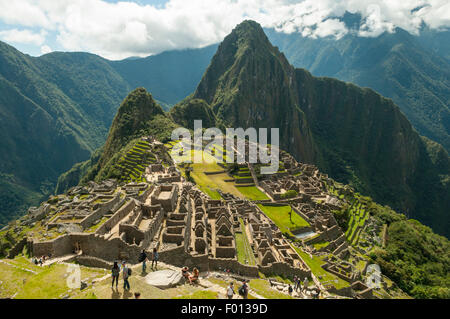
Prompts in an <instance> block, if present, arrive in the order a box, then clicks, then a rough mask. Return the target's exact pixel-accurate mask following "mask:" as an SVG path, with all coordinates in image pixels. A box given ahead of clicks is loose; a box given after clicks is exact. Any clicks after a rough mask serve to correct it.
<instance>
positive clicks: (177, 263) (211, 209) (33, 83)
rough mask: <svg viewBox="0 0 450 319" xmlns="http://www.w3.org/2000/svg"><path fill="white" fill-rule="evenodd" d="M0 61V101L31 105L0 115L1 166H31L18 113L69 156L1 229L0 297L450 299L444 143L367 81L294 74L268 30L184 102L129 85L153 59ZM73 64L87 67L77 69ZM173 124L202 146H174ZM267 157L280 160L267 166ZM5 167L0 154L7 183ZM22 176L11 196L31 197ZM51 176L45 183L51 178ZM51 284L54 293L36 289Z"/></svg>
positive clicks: (229, 48)
mask: <svg viewBox="0 0 450 319" xmlns="http://www.w3.org/2000/svg"><path fill="white" fill-rule="evenodd" d="M209 49H210V48H209ZM209 49H208V50H209ZM0 51H1V52H0V53H1V54H0V84H2V83H3V85H0V90H1V92H9V93H8V94H5V95H3V96H2V95H0V111H2V110H3V109H5V110H8V108H7V107H6V106H7V104H8V103H12V102H14V101H15V102H17V103H18V105H20V106H21V109H14V110H8V113H7V112H6V111H5V112H4V114H6V115H8V117H7V118H5V119H2V118H0V123H2V128H1V130H2V132H3V131H4V133H5V136H6V137H7V138H5V139H4V141H5V142H4V143H6V144H5V145H9V147H11V150H12V151H11V152H12V153H11V154H14V157H13V158H11V160H10V161H9V162H8V163H9V164H8V165H12V164H11V163H12V161H13V160H14V159H16V158H20V161H19V162H20V163H22V164H21V165H25V164H23V163H25V162H26V161H27V160H28V161H29V160H30V158H28V157H27V158H21V152H20V151H19V150H17V149H16V148H13V145H15V144H14V143H15V142H17V143H19V142H18V141H19V140H20V138H21V137H20V136H18V137H12V135H11V134H6V133H7V132H6V131H5V127H9V128H15V129H16V130H19V127H20V124H19V122H18V121H16V122H12V123H11V124H10V125H9V126H6V123H7V119H10V120H12V119H15V120H17V119H18V117H19V116H20V114H22V116H25V117H27V118H29V119H30V120H31V121H32V125H34V126H36V128H38V129H42V130H44V127H45V126H48V128H47V131H46V132H45V134H46V135H45V136H46V137H50V136H52V135H55V136H54V138H55V139H56V140H58V139H60V138H61V139H63V140H61V145H58V144H57V143H55V145H47V144H46V143H48V141H39V139H38V138H36V143H38V144H36V145H37V146H36V147H39V146H41V145H45V147H46V148H44V149H43V150H42V152H44V151H49V150H51V149H52V148H55V152H56V147H57V146H58V150H61V149H62V150H66V149H71V148H70V146H71V145H72V147H73V149H72V151H73V153H67V154H61V156H63V155H65V156H66V157H67V158H66V160H67V161H66V162H65V164H64V165H63V169H61V167H58V169H54V171H53V175H55V174H56V173H55V172H58V173H61V172H64V171H66V172H65V173H62V174H60V175H59V178H58V180H57V184H56V189H55V191H48V190H46V191H40V190H38V188H36V186H35V185H34V186H33V187H35V188H31V189H33V191H32V192H31V194H25V195H26V196H30V197H33V196H34V197H35V198H32V199H30V200H29V201H23V203H22V205H25V204H27V205H28V204H31V203H33V202H36V201H37V200H38V199H37V197H39V196H41V198H40V201H41V203H37V204H36V205H34V206H32V207H29V208H28V210H27V213H25V214H23V215H22V216H21V217H20V216H19V217H18V218H17V219H16V220H14V221H11V222H9V223H8V224H7V225H6V223H5V225H6V226H4V227H3V228H2V229H0V257H1V258H3V259H0V297H5V298H10V297H11V298H111V291H112V296H113V298H114V296H116V297H117V298H122V297H123V298H129V296H131V294H130V291H132V292H136V293H138V294H139V295H141V296H142V297H143V298H152V299H159V298H182V299H184V298H186V299H197V298H199V299H201V298H213V299H217V298H229V297H230V296H229V292H230V288H229V287H230V283H233V284H234V285H239V286H240V285H241V284H239V282H244V283H245V284H244V285H243V287H244V288H242V289H243V292H242V294H241V293H240V292H237V289H236V292H237V293H236V295H234V297H233V296H231V298H230V299H233V298H253V299H273V298H283V299H284V298H288V299H310V298H315V299H336V298H337V299H345V298H356V299H384V298H389V299H390V298H447V299H448V298H450V286H449V284H448V280H447V279H448V278H447V277H448V272H449V267H450V266H449V265H450V260H449V258H450V257H449V256H450V255H449V251H450V250H449V248H450V247H449V241H448V239H447V237H448V236H449V235H450V229H449V222H450V217H449V215H448V208H449V207H450V183H449V180H450V158H449V155H448V153H447V151H446V150H445V149H444V148H443V147H442V146H441V145H440V144H438V143H436V142H435V141H433V140H430V139H428V138H426V137H423V136H421V135H419V133H418V132H417V130H416V129H415V128H414V127H413V125H411V123H410V122H409V120H408V118H407V117H406V116H405V115H404V114H403V112H402V111H401V109H400V108H399V107H398V106H397V105H396V104H395V103H394V101H393V100H391V99H389V98H385V97H383V96H382V95H380V94H379V93H377V92H376V91H374V90H373V89H370V88H362V87H359V86H357V85H355V84H352V83H348V82H343V81H340V80H337V79H333V78H328V77H316V76H313V75H312V74H311V73H310V72H309V71H307V70H305V69H301V68H295V67H294V66H293V65H291V63H290V61H289V60H288V59H287V58H286V56H285V55H284V53H283V52H281V51H280V50H279V48H277V47H275V46H273V45H272V44H271V42H270V40H269V38H268V36H267V35H266V32H265V30H264V29H263V28H262V27H261V25H260V24H259V23H257V22H255V21H252V20H245V21H243V22H241V23H240V24H238V25H237V26H236V27H235V28H234V29H233V30H232V31H231V33H229V34H228V35H227V36H226V37H225V38H224V39H223V41H222V42H221V43H220V45H219V46H218V47H217V48H216V52H215V54H214V55H213V56H212V58H211V60H210V63H209V66H207V67H206V66H205V69H204V73H203V76H202V77H201V78H200V77H199V78H198V79H196V81H197V82H198V83H196V85H197V86H196V87H193V88H192V91H190V92H185V90H184V89H183V90H178V89H177V92H184V95H183V96H179V95H180V94H181V93H177V94H176V96H177V98H176V101H177V102H176V103H174V105H173V106H172V105H168V104H167V103H165V102H164V101H159V100H158V99H159V97H158V96H157V95H154V93H153V91H152V90H151V88H146V87H142V86H139V87H138V88H136V89H134V90H132V87H134V86H132V85H130V83H135V82H133V81H130V80H129V77H130V76H131V75H130V74H132V73H133V72H134V71H136V65H145V64H144V62H145V61H147V62H148V61H150V60H149V59H150V58H151V57H148V58H143V59H140V58H133V59H128V60H123V61H119V62H111V61H107V60H105V59H103V58H100V57H98V56H96V55H91V54H84V53H78V54H73V55H72V54H71V53H52V54H48V55H44V56H42V57H40V58H33V57H30V56H27V55H23V54H21V53H20V52H18V51H16V50H15V49H13V48H10V47H9V46H6V45H3V44H1V43H0ZM189 52H190V53H189V54H191V53H192V52H191V51H189ZM176 54H177V55H178V54H181V53H180V52H177V53H176ZM160 58H161V57H158V61H160V60H159V59H160ZM194 60H195V59H193V60H192V61H194ZM14 61H15V62H14ZM136 61H138V62H139V63H140V62H142V63H143V64H137V62H136ZM128 63H130V65H133V67H132V68H130V69H129V70H128V69H127V65H128ZM77 64H80V65H83V66H84V67H85V68H86V69H87V70H89V68H93V73H91V74H88V73H89V72H88V71H86V70H85V69H81V71H80V72H79V73H81V74H77V72H76V67H75V66H76V65H77ZM130 70H134V71H133V72H131V71H130ZM102 72H107V73H105V74H107V75H105V77H103V78H102V77H101V76H100V74H101V73H102ZM140 72H143V73H145V72H144V71H143V70H141V71H140ZM143 73H139V72H137V71H136V74H137V75H136V76H138V75H141V74H143ZM124 74H126V75H127V77H128V79H127V80H124V77H123V75H124ZM178 76H182V75H180V74H179V75H178ZM97 77H99V78H102V82H101V83H100V84H97V80H96V78H97ZM112 79H115V81H112ZM110 80H111V81H110ZM147 80H148V78H147ZM25 82H26V83H28V85H26V84H24V83H25ZM177 83H179V82H177ZM102 86H104V91H102ZM174 86H177V85H174ZM180 86H183V85H180ZM83 87H88V88H89V89H88V90H87V95H86V96H83V97H81V95H83V94H80V95H78V94H77V93H76V91H77V90H80V91H81V90H82V88H83ZM183 87H184V86H183ZM168 91H170V87H166V88H165V90H161V92H166V93H167V92H168ZM126 92H130V93H128V94H127V93H126ZM158 94H159V93H158ZM174 94H175V93H174ZM155 96H156V97H155ZM121 100H122V102H120V101H121ZM91 101H93V103H92V105H91ZM90 108H92V110H91V109H90ZM0 114H3V113H0ZM114 114H115V115H114ZM35 117H36V119H35ZM198 120H201V123H202V125H203V126H202V129H201V130H200V129H198V128H197V129H196V127H195V126H194V121H198ZM54 122H58V123H60V124H59V125H60V126H58V125H56V124H54ZM52 123H53V124H52ZM3 124H5V126H4V127H3ZM107 127H109V131H108V130H107ZM208 128H218V129H219V130H222V131H225V129H228V128H242V129H243V130H248V131H250V130H253V129H254V130H255V131H256V132H258V133H259V132H260V131H261V129H265V128H268V131H269V136H268V139H267V143H266V141H264V140H257V141H254V140H252V137H251V136H250V134H247V135H246V136H244V138H241V137H239V136H228V135H223V136H219V137H217V136H215V138H216V139H215V140H214V141H212V142H211V140H207V138H206V137H205V139H203V137H204V136H203V135H202V139H196V138H195V136H198V134H205V136H206V135H207V134H206V133H205V132H207V131H208V130H207V129H208ZM271 128H276V129H278V130H279V145H277V144H276V142H274V140H273V139H271V137H272V136H271V134H270V129H271ZM58 129H60V130H62V131H64V132H65V133H64V134H63V133H61V131H59V130H58ZM176 129H183V130H180V131H182V132H183V133H184V134H193V135H194V139H186V138H183V139H181V136H180V135H178V137H179V139H175V138H173V136H174V134H173V133H174V132H178V130H176ZM30 132H31V131H26V132H24V133H23V134H25V135H27V134H30ZM14 139H17V140H14ZM33 141H34V140H33ZM271 141H272V142H273V143H272V142H271ZM17 143H16V144H17ZM0 146H1V144H0ZM240 146H243V147H242V148H241V147H240ZM30 148H31V146H30V145H27V150H28V149H30ZM82 150H85V151H86V152H88V153H89V154H90V158H88V157H87V156H84V157H83V156H82ZM253 151H256V152H257V156H255V157H254V158H256V160H253V157H252V156H251V155H252V154H251V153H252V152H253ZM263 151H264V152H266V154H269V155H273V154H278V158H277V161H276V163H277V165H278V168H277V169H276V170H275V171H274V172H270V173H269V174H267V173H265V170H264V169H265V168H267V167H268V166H269V165H270V163H269V164H268V163H266V162H264V161H263V160H262V159H261V154H263ZM38 154H39V156H37V158H36V162H37V163H38V164H39V165H43V164H42V163H43V162H44V161H43V157H42V156H43V154H41V153H38ZM198 158H199V159H200V161H198V160H197V159H198ZM239 158H243V159H244V160H243V161H241V162H239V161H238V159H239ZM0 159H1V158H0ZM2 160H3V159H2ZM53 160H54V158H53V159H52V161H53ZM52 161H50V160H48V164H47V165H48V166H49V167H50V171H52V169H51V167H52V165H53V162H52ZM69 163H70V165H73V167H72V168H71V169H69V168H70V165H69ZM3 167H7V168H8V167H10V166H6V164H3V162H0V176H2V179H3V175H5V176H7V174H6V173H8V171H5V172H4V171H3ZM11 167H12V166H11ZM17 167H19V166H17ZM37 167H41V166H37ZM28 169H29V170H30V168H28ZM46 172H47V171H43V172H39V173H40V174H41V175H43V176H45V174H46ZM21 174H23V173H21ZM36 174H37V173H36ZM16 175H17V176H16ZM16 175H15V174H12V173H11V175H10V176H9V175H8V176H9V177H8V179H6V178H5V182H2V183H1V184H0V187H3V188H4V189H3V188H0V191H1V192H4V191H5V190H7V189H8V187H11V188H12V186H11V185H14V186H15V187H16V188H15V189H14V192H15V193H19V192H20V191H21V189H22V188H21V187H24V186H22V185H27V187H31V183H30V182H29V181H27V180H26V178H25V177H24V176H25V175H23V176H22V175H19V174H18V173H17V174H16ZM41 175H39V178H41V179H43V180H42V181H41V182H40V183H41V184H40V185H46V184H45V179H44V178H43V176H41ZM19 176H20V178H22V177H23V179H20V178H19ZM36 178H38V177H36ZM55 183H56V180H55V177H54V176H52V179H50V178H49V180H48V184H47V185H48V187H51V186H54V185H53V184H55ZM16 184H17V185H16ZM38 184H39V183H38ZM36 185H37V184H36ZM49 193H51V194H50V195H49ZM0 195H2V193H0ZM25 195H24V196H25ZM2 196H3V195H2ZM8 196H9V197H7V196H5V197H4V198H6V200H7V201H9V200H10V199H9V198H10V197H13V196H12V195H8ZM0 199H3V197H0ZM18 202H19V200H18ZM11 206H12V205H11ZM444 236H447V237H444ZM146 261H151V262H152V263H151V267H150V265H149V264H146ZM154 262H156V266H155V267H154V265H153V264H154ZM118 265H120V266H119V268H118ZM67 267H69V268H71V267H75V268H76V269H81V275H80V278H79V281H80V283H79V287H78V286H77V287H75V288H77V289H73V287H68V286H67V283H66V277H67V276H64V275H63V274H64V271H65V270H66V268H67ZM118 269H119V270H118ZM128 269H130V270H131V271H130V272H128ZM117 273H119V274H120V275H119V276H120V278H121V280H123V295H120V294H119V293H118V291H119V289H118V288H117V281H116V288H115V289H114V280H116V278H119V277H118V275H117ZM111 274H112V278H111V276H110V275H111ZM8 276H10V279H8ZM111 279H112V285H111ZM50 280H54V282H52V283H51V285H52V287H54V288H52V289H39V288H38V287H40V286H46V285H47V284H48V282H49V281H50ZM127 286H128V287H130V286H131V288H128V289H127ZM231 287H233V286H231ZM246 287H247V288H246ZM236 288H238V287H236ZM116 290H117V292H116ZM120 291H122V289H120ZM239 291H241V289H239ZM127 294H130V295H129V296H128V295H127ZM139 295H136V296H137V297H138V296H139ZM237 295H239V296H237ZM127 296H128V297H127ZM241 296H242V297H241Z"/></svg>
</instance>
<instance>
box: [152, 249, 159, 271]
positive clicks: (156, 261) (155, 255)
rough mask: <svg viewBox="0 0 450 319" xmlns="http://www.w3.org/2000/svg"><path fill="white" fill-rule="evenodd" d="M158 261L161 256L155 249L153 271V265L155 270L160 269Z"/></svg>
mask: <svg viewBox="0 0 450 319" xmlns="http://www.w3.org/2000/svg"><path fill="white" fill-rule="evenodd" d="M158 259H159V254H158V251H157V249H156V247H155V248H153V258H152V269H153V263H155V269H156V270H157V268H158Z"/></svg>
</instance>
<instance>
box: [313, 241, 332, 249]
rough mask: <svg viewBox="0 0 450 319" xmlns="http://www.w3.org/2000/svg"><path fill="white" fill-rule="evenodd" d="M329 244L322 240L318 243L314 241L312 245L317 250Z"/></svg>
mask: <svg viewBox="0 0 450 319" xmlns="http://www.w3.org/2000/svg"><path fill="white" fill-rule="evenodd" d="M329 244H330V243H329V242H327V241H322V242H320V243H315V244H313V246H314V248H315V249H317V250H319V249H321V248H324V247H327V246H328V245H329Z"/></svg>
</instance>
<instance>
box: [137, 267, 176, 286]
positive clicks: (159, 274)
mask: <svg viewBox="0 0 450 319" xmlns="http://www.w3.org/2000/svg"><path fill="white" fill-rule="evenodd" d="M182 280H183V276H182V275H181V272H180V271H175V270H170V269H165V270H158V271H155V272H152V273H149V274H148V275H147V276H145V282H146V283H147V284H149V285H152V286H155V287H157V288H160V289H166V288H170V287H174V286H176V285H178V284H180V283H181V281H182Z"/></svg>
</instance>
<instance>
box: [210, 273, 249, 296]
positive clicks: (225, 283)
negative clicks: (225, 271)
mask: <svg viewBox="0 0 450 319" xmlns="http://www.w3.org/2000/svg"><path fill="white" fill-rule="evenodd" d="M208 281H210V282H212V283H213V284H216V285H219V286H221V287H222V288H225V289H226V288H228V286H229V285H230V282H233V285H234V291H235V292H236V295H235V297H234V298H233V299H242V297H240V296H239V295H238V289H239V287H240V286H241V285H242V282H240V281H237V280H236V279H232V280H230V281H225V280H224V279H220V278H214V277H213V278H208ZM238 296H239V297H238ZM248 299H257V298H256V297H255V296H253V295H252V294H251V293H249V294H248Z"/></svg>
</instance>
